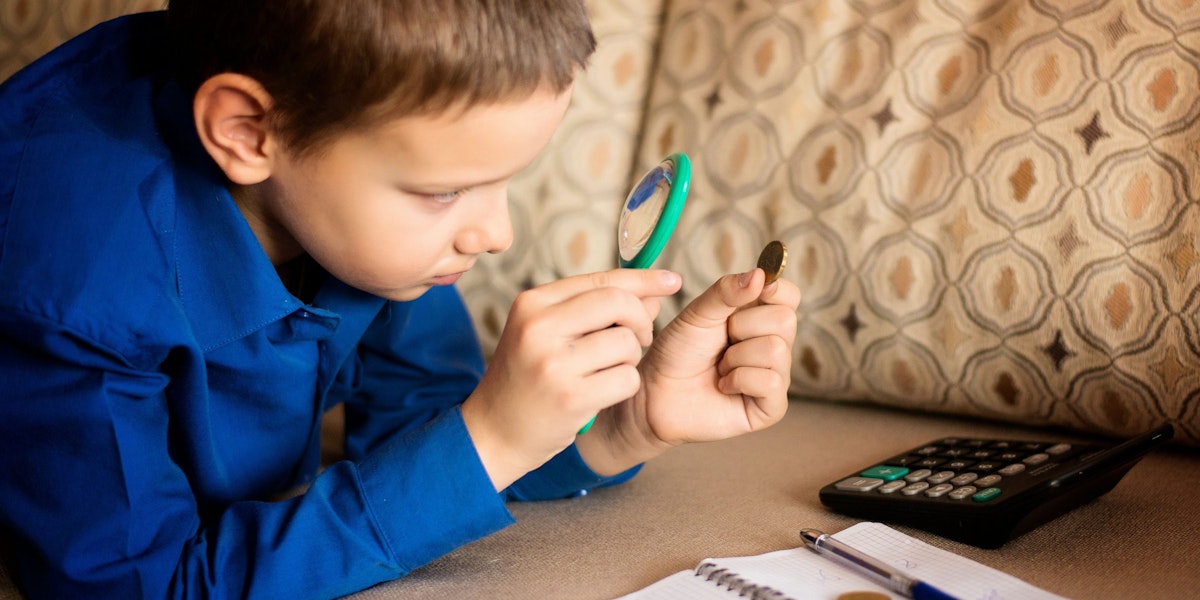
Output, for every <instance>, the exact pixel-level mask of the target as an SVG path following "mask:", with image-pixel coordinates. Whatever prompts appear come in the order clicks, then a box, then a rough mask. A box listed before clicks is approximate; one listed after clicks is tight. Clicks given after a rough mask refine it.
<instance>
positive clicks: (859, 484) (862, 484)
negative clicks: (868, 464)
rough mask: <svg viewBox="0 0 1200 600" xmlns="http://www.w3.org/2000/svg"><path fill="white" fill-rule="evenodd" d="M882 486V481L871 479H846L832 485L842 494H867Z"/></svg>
mask: <svg viewBox="0 0 1200 600" xmlns="http://www.w3.org/2000/svg"><path fill="white" fill-rule="evenodd" d="M881 485H883V480H882V479H872V478H870V477H847V478H845V479H843V480H841V481H839V482H837V483H835V484H834V487H836V488H837V489H839V490H842V491H843V492H869V491H871V490H873V489H875V488H877V487H879V486H881Z"/></svg>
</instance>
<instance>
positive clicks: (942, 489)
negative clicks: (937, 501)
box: [925, 483, 954, 498]
mask: <svg viewBox="0 0 1200 600" xmlns="http://www.w3.org/2000/svg"><path fill="white" fill-rule="evenodd" d="M952 489H954V486H952V485H950V484H949V483H942V484H939V485H935V486H933V487H931V488H929V489H927V490H925V495H926V496H929V497H930V498H940V497H942V496H944V495H945V494H946V492H949V491H950V490H952Z"/></svg>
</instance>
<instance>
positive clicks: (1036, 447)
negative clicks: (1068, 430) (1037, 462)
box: [1021, 442, 1045, 452]
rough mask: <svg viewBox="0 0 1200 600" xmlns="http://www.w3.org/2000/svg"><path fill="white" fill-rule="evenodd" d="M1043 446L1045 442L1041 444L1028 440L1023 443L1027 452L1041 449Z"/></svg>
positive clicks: (1022, 445) (1023, 448)
mask: <svg viewBox="0 0 1200 600" xmlns="http://www.w3.org/2000/svg"><path fill="white" fill-rule="evenodd" d="M1043 446H1045V444H1039V443H1037V442H1027V443H1024V444H1021V449H1022V450H1025V451H1026V452H1037V451H1038V450H1041V449H1042V447H1043Z"/></svg>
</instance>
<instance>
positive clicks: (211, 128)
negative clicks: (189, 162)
mask: <svg viewBox="0 0 1200 600" xmlns="http://www.w3.org/2000/svg"><path fill="white" fill-rule="evenodd" d="M270 108H271V95H270V94H268V93H267V90H266V89H265V88H263V87H262V85H261V84H259V83H258V81H256V80H255V79H253V78H251V77H247V76H245V75H238V74H236V73H221V74H219V75H214V76H212V77H210V78H208V79H207V80H206V81H205V82H204V83H202V84H201V85H200V89H198V90H196V96H195V98H193V102H192V113H193V118H194V119H195V121H196V131H197V133H199V135H200V142H201V143H202V144H204V148H205V149H206V150H207V151H208V154H209V155H210V156H212V158H213V160H215V161H216V163H217V166H219V167H220V168H221V170H222V171H224V172H225V176H226V177H228V178H229V180H230V181H232V182H233V183H235V184H238V185H253V184H256V183H261V182H262V181H264V180H266V179H267V177H269V176H270V175H271V164H272V160H271V159H272V158H273V157H272V153H273V152H276V151H277V149H278V144H277V143H276V137H275V135H274V133H273V132H272V131H271V128H270V124H269V123H268V119H267V112H268V110H269V109H270Z"/></svg>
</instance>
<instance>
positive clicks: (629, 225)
mask: <svg viewBox="0 0 1200 600" xmlns="http://www.w3.org/2000/svg"><path fill="white" fill-rule="evenodd" d="M674 182H675V163H673V162H672V161H670V160H665V161H663V162H662V163H660V164H659V165H658V166H657V167H655V168H654V169H652V170H651V171H650V172H649V173H646V175H645V176H644V177H642V180H641V181H639V182H638V184H637V186H636V187H634V188H633V191H631V192H629V197H628V198H626V199H625V208H624V209H622V210H621V220H620V222H618V224H617V249H618V251H619V252H620V254H621V259H622V260H633V257H635V256H637V253H638V252H640V251H641V249H642V248H643V247H644V246H645V245H646V242H647V241H649V240H650V234H652V233H654V227H655V225H658V219H659V217H660V216H661V215H662V212H663V207H665V206H666V204H667V197H668V196H670V193H671V186H672V185H673V184H674Z"/></svg>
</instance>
